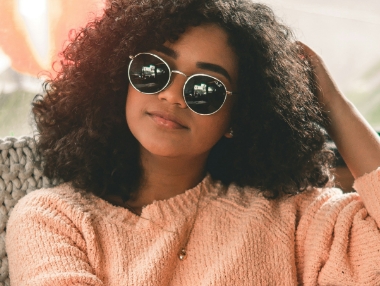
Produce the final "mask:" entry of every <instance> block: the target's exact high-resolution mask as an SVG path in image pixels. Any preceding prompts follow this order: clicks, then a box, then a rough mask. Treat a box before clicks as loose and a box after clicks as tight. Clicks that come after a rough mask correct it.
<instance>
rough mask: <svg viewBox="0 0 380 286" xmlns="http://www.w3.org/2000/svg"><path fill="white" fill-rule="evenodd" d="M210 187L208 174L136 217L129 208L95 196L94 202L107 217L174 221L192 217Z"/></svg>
mask: <svg viewBox="0 0 380 286" xmlns="http://www.w3.org/2000/svg"><path fill="white" fill-rule="evenodd" d="M210 185H211V177H210V175H209V174H207V175H206V176H205V177H204V178H203V179H202V181H200V182H199V183H198V184H197V185H196V186H195V187H193V188H191V189H187V190H185V191H184V192H183V193H181V194H178V195H175V196H173V197H171V198H168V199H165V200H156V201H153V202H152V203H150V204H148V205H146V206H144V207H143V209H142V212H141V215H136V214H134V213H133V212H131V211H130V210H128V209H127V208H124V207H122V206H116V205H113V204H112V203H110V202H108V201H106V200H105V199H102V198H100V197H97V196H95V198H94V200H95V201H97V204H98V207H97V208H98V209H99V207H100V210H105V212H106V216H107V217H113V218H120V216H123V217H124V218H125V219H127V220H129V221H131V220H136V221H139V220H142V221H146V219H154V221H157V222H158V221H173V220H178V219H179V218H181V217H183V218H186V217H191V216H192V215H193V213H194V212H195V211H196V207H197V205H198V200H199V199H200V200H205V198H206V197H207V196H208V193H209V192H210ZM201 193H202V195H201ZM202 205H203V203H202V201H200V204H199V208H202Z"/></svg>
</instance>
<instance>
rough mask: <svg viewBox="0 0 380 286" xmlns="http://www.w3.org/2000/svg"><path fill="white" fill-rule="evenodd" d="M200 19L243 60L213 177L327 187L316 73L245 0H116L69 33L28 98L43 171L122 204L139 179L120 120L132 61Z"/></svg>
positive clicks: (282, 189) (292, 188) (285, 33)
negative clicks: (41, 86)
mask: <svg viewBox="0 0 380 286" xmlns="http://www.w3.org/2000/svg"><path fill="white" fill-rule="evenodd" d="M204 23H216V24H218V25H219V26H220V27H222V28H223V29H224V30H225V31H226V32H227V33H228V35H229V42H230V44H231V46H232V47H233V48H234V50H235V52H236V54H237V56H238V58H239V75H238V93H239V96H238V99H237V101H236V103H235V106H234V110H233V114H232V127H233V130H234V134H235V136H234V138H233V139H229V140H228V139H226V138H222V139H221V140H220V141H219V142H218V143H217V144H216V146H214V147H213V149H212V150H211V153H210V156H209V158H208V162H207V171H208V172H209V173H210V174H211V176H212V178H213V179H214V180H220V181H222V182H223V183H224V184H225V185H229V184H230V183H235V184H237V185H238V186H251V187H255V188H258V189H259V190H261V191H266V192H265V193H266V195H268V197H272V198H275V197H277V196H278V195H279V194H281V193H288V194H296V193H298V192H302V191H303V190H305V189H306V188H307V187H309V186H314V187H322V186H324V185H325V184H326V183H327V182H328V181H329V174H330V173H329V167H330V162H331V158H332V155H331V152H329V151H328V150H327V149H326V146H325V138H324V133H323V130H322V129H321V126H323V125H324V124H325V122H324V118H323V116H322V113H321V108H320V107H319V105H318V103H317V101H316V99H315V97H314V94H313V82H312V80H310V79H311V77H310V75H311V73H312V71H311V70H310V68H309V64H308V63H307V62H306V61H305V60H303V58H302V57H300V54H302V51H301V50H300V48H299V47H298V46H297V44H295V42H294V37H293V35H292V33H291V31H290V29H289V28H288V27H287V26H285V25H284V24H282V23H281V22H280V21H279V20H278V19H277V18H276V17H275V16H274V14H273V12H272V10H271V9H270V8H268V7H267V6H265V5H262V4H255V3H253V2H252V1H250V0H229V1H218V0H206V1H205V0H181V1H179V0H145V1H141V0H138V1H136V0H114V1H112V2H110V3H109V5H108V7H107V9H105V11H104V15H103V16H102V17H101V18H99V19H95V20H94V21H92V22H90V23H88V24H87V26H86V27H84V28H82V29H80V30H79V31H77V32H75V33H74V34H72V37H71V40H70V44H69V45H68V46H67V48H66V49H65V50H64V51H63V52H62V60H61V69H60V70H59V72H58V75H57V76H56V77H55V78H53V79H51V80H48V81H46V83H45V93H44V95H43V96H40V97H38V98H36V100H35V102H34V108H33V112H34V115H35V119H36V122H37V127H38V131H39V139H38V147H39V150H40V152H41V154H42V156H43V165H44V173H45V175H46V176H48V177H50V178H60V179H62V180H63V181H66V182H72V183H73V185H74V186H75V187H76V188H80V189H84V190H86V191H89V192H93V193H95V194H97V195H99V196H104V195H106V194H116V195H120V196H122V197H123V198H124V199H125V200H126V199H128V198H129V197H130V195H131V194H132V193H133V192H134V191H135V190H136V189H137V188H138V186H139V185H140V183H141V179H142V170H141V166H140V164H139V144H138V142H137V140H136V139H135V138H134V137H133V136H132V134H131V132H130V130H129V129H128V126H127V124H126V120H125V118H126V116H125V102H126V97H127V96H128V95H127V88H128V84H129V83H128V76H127V67H128V64H129V58H128V56H129V55H134V54H136V53H138V52H143V51H148V50H151V49H153V48H155V47H158V46H160V45H162V44H163V43H164V42H165V41H175V40H176V39H178V37H179V36H180V35H181V34H182V33H183V32H184V31H185V30H186V28H187V27H189V26H196V25H200V24H204Z"/></svg>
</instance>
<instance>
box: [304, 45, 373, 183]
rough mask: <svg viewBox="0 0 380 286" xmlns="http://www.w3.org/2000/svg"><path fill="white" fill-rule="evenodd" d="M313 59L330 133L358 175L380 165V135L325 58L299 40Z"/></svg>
mask: <svg viewBox="0 0 380 286" xmlns="http://www.w3.org/2000/svg"><path fill="white" fill-rule="evenodd" d="M298 44H299V45H300V46H301V47H302V49H303V51H304V56H306V57H307V59H308V60H309V61H310V63H311V66H312V68H313V71H314V77H315V80H316V83H317V94H316V96H317V97H318V100H319V102H320V104H321V105H322V107H323V108H324V110H325V112H326V115H327V116H328V118H329V120H330V124H329V126H326V129H327V132H328V133H329V135H330V137H331V138H332V139H333V140H334V142H335V144H336V146H337V148H338V150H339V153H340V154H341V155H342V157H343V159H344V160H345V162H346V164H347V167H348V168H349V169H350V171H351V173H352V175H353V176H354V177H355V178H358V177H360V176H362V175H363V174H365V173H369V172H371V171H373V170H375V169H377V168H378V167H379V166H380V138H379V136H378V135H377V133H376V132H375V131H374V130H373V129H372V127H371V126H370V125H369V124H368V122H367V121H366V120H365V119H364V117H363V116H362V115H361V114H360V112H359V111H358V110H357V109H356V107H355V106H354V105H353V104H352V103H351V102H350V101H349V100H348V99H347V98H346V97H345V96H344V95H343V93H342V92H341V91H340V90H339V88H338V87H337V85H336V83H335V82H334V80H333V79H332V77H331V76H330V74H329V72H328V70H327V68H326V66H325V64H324V63H323V60H322V59H321V57H320V56H318V55H317V54H316V53H315V52H314V51H313V50H312V49H310V48H309V47H308V46H306V45H305V44H303V43H300V42H298Z"/></svg>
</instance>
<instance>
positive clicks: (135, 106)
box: [125, 86, 142, 134]
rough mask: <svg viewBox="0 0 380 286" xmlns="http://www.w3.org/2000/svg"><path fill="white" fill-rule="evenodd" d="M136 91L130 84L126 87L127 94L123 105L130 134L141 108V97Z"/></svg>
mask: <svg viewBox="0 0 380 286" xmlns="http://www.w3.org/2000/svg"><path fill="white" fill-rule="evenodd" d="M139 95H140V94H138V92H137V91H136V90H135V89H134V88H133V87H131V86H129V88H128V95H127V100H126V105H125V113H126V120H127V125H128V127H129V129H130V130H131V132H132V134H134V131H135V129H136V124H135V123H137V121H138V118H139V114H140V110H141V108H142V102H141V100H142V97H141V96H139Z"/></svg>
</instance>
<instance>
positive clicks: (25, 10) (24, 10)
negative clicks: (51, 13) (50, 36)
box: [18, 0, 47, 19]
mask: <svg viewBox="0 0 380 286" xmlns="http://www.w3.org/2000/svg"><path fill="white" fill-rule="evenodd" d="M18 4H19V10H20V13H21V15H23V16H24V17H26V18H29V19H36V18H38V17H41V16H42V15H44V14H45V13H46V11H47V0H19V1H18Z"/></svg>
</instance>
